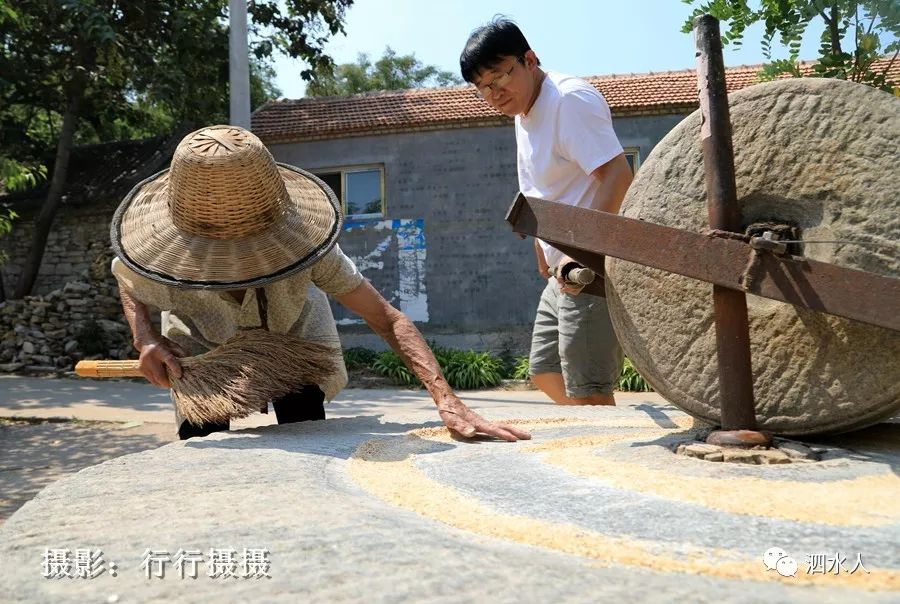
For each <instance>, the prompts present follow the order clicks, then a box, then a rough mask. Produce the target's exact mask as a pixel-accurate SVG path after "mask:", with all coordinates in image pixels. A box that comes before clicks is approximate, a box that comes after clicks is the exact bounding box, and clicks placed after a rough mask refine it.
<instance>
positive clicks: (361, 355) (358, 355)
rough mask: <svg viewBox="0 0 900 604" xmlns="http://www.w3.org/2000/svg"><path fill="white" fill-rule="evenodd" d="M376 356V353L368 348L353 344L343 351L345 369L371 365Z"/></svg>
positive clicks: (362, 367) (363, 367)
mask: <svg viewBox="0 0 900 604" xmlns="http://www.w3.org/2000/svg"><path fill="white" fill-rule="evenodd" d="M377 358H378V353H377V352H375V351H374V350H371V349H369V348H361V347H358V346H354V347H353V348H348V349H347V350H345V351H344V364H345V365H346V366H347V369H365V368H367V367H371V366H372V363H374V362H375V360H376V359H377Z"/></svg>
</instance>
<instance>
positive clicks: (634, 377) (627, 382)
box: [617, 357, 653, 392]
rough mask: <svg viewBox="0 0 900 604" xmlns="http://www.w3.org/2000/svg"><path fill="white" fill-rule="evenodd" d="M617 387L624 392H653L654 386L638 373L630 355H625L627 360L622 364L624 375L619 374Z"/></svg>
mask: <svg viewBox="0 0 900 604" xmlns="http://www.w3.org/2000/svg"><path fill="white" fill-rule="evenodd" d="M617 387H618V389H619V390H621V391H623V392H653V388H651V387H650V384H648V383H647V380H645V379H644V378H643V376H641V374H640V373H638V370H637V369H636V368H635V366H634V364H633V363H632V362H631V359H629V358H628V357H625V362H624V363H623V364H622V375H620V376H619V383H618V384H617Z"/></svg>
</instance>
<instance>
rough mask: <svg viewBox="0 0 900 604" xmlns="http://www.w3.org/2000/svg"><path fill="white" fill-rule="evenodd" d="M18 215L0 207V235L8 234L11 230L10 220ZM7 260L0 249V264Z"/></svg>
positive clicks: (4, 253)
mask: <svg viewBox="0 0 900 604" xmlns="http://www.w3.org/2000/svg"><path fill="white" fill-rule="evenodd" d="M18 217H19V215H18V214H16V213H15V212H13V211H12V210H9V209H6V208H0V237H3V236H5V235H9V233H10V232H11V231H12V221H13V220H15V219H16V218H18ZM7 260H8V258H7V255H6V252H5V251H3V250H0V264H4V263H5V262H6V261H7Z"/></svg>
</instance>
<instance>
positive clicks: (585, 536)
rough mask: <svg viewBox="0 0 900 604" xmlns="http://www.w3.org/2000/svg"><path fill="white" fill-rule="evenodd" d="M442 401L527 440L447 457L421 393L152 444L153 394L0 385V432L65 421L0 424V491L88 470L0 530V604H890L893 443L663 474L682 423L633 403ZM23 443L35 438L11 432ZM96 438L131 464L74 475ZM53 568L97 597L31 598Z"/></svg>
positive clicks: (899, 486)
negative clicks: (31, 475) (82, 567)
mask: <svg viewBox="0 0 900 604" xmlns="http://www.w3.org/2000/svg"><path fill="white" fill-rule="evenodd" d="M464 400H466V401H467V402H468V403H469V404H470V405H471V406H473V407H475V408H476V409H477V410H479V411H480V412H482V414H483V415H485V416H487V417H489V418H491V419H494V418H497V419H500V418H503V419H514V420H515V421H518V422H520V423H521V424H522V425H523V426H524V427H525V428H527V429H529V430H531V432H532V434H533V435H534V438H533V440H532V441H525V442H520V443H515V444H509V443H501V442H495V441H492V440H476V441H469V442H461V441H457V440H454V439H452V438H449V436H448V434H447V433H446V431H445V430H443V429H442V428H441V426H440V424H439V422H438V421H437V415H436V413H435V412H434V409H433V404H432V403H431V402H430V401H429V400H428V398H427V396H425V395H424V393H422V392H417V391H405V390H396V391H385V390H377V391H372V390H348V391H345V392H344V393H343V394H342V395H341V397H340V399H339V400H337V401H335V402H333V403H332V404H330V405H329V407H327V408H326V409H327V412H328V416H329V418H330V419H329V421H325V422H309V423H304V424H292V425H287V426H269V425H262V424H267V423H270V422H273V421H274V416H272V415H268V416H267V415H257V416H253V417H251V418H247V420H243V422H242V423H241V424H240V425H237V426H235V427H236V428H238V429H236V430H233V431H232V432H229V433H222V434H216V435H212V436H210V437H208V438H205V439H191V440H189V441H184V442H173V443H170V444H167V445H165V446H159V445H160V444H163V443H165V441H166V440H167V438H170V437H166V436H165V434H166V431H167V430H168V431H170V430H171V429H172V426H171V424H170V421H171V411H170V409H169V405H170V403H169V402H168V398H167V396H166V394H165V393H164V392H162V391H157V390H155V389H152V388H149V387H147V386H146V385H143V384H137V383H125V382H119V383H111V382H90V381H72V380H29V379H22V378H0V417H6V418H9V417H19V418H21V417H26V416H31V417H44V418H47V417H72V416H74V417H78V418H80V419H81V420H82V421H78V422H74V423H70V424H68V428H61V427H60V426H62V425H63V424H60V423H47V424H36V423H33V422H32V423H21V422H19V421H17V422H16V424H15V425H10V424H9V423H7V425H5V426H0V429H2V432H0V434H3V437H2V438H3V441H2V442H0V450H2V451H3V461H2V466H3V469H4V470H5V471H4V472H2V473H0V475H2V474H10V475H15V474H16V472H23V471H24V470H23V468H29V467H30V468H31V469H32V470H36V469H38V468H40V467H41V466H54V465H55V471H56V472H57V474H56V476H61V475H64V474H65V473H66V472H70V471H74V470H77V469H78V468H79V467H84V466H89V467H84V469H83V470H81V471H79V472H77V473H75V474H70V475H68V476H65V477H63V478H62V479H61V480H58V481H56V482H53V483H52V484H50V485H49V486H48V487H47V488H45V489H44V490H42V491H41V492H40V493H39V494H38V495H37V496H36V497H34V498H33V499H32V500H30V501H28V502H27V503H25V504H24V505H23V506H22V507H21V509H19V510H18V511H17V512H16V513H14V514H13V515H12V517H10V518H9V519H8V520H7V522H6V523H5V524H4V525H3V526H0V561H2V563H3V565H4V567H5V568H7V569H9V568H12V569H15V570H16V572H15V573H10V572H7V573H3V574H2V576H0V577H2V578H0V594H2V595H0V600H3V601H5V599H8V600H9V601H21V602H50V601H53V602H69V601H71V602H83V601H101V602H103V601H107V602H119V601H121V602H127V601H136V602H144V601H168V602H194V601H198V602H199V601H201V600H203V601H209V600H214V599H219V600H222V601H236V600H239V599H240V600H248V601H269V602H281V601H284V602H295V601H298V600H316V601H329V602H330V601H334V602H357V601H366V602H418V601H426V600H427V601H429V602H433V601H437V602H479V601H482V600H486V599H490V600H492V601H499V602H507V601H508V602H513V601H515V602H539V601H540V602H543V601H554V602H595V601H598V600H601V599H607V598H615V599H617V600H624V601H639V602H644V601H648V602H671V601H676V600H678V601H691V602H707V601H708V602H712V601H722V600H726V599H727V600H728V601H734V602H759V601H763V600H766V601H779V602H817V603H824V602H846V601H858V602H896V601H897V600H898V596H900V546H898V544H900V507H898V506H897V505H896V502H897V501H898V499H900V477H898V475H900V470H898V469H900V423H896V422H888V423H885V424H882V425H879V426H876V427H874V428H872V429H869V430H866V431H862V432H858V433H855V434H851V435H847V436H843V437H833V438H830V439H827V440H826V439H819V440H818V441H817V442H816V444H817V446H819V447H822V450H824V451H826V453H827V454H826V455H825V458H824V460H823V461H820V462H815V463H808V464H791V465H786V466H755V465H754V466H747V465H742V464H723V463H714V462H708V461H703V460H699V459H693V458H688V457H683V456H676V455H674V454H673V453H672V449H673V448H674V446H675V445H676V444H677V443H678V442H680V441H681V440H683V439H686V438H689V437H690V436H692V435H694V434H695V433H696V432H695V429H694V427H693V425H692V424H693V422H692V421H691V419H690V418H688V417H687V416H685V415H684V414H683V413H681V412H680V411H679V410H677V409H676V408H674V407H673V406H671V405H668V404H667V403H666V402H665V401H662V400H661V399H660V398H659V397H658V396H657V395H654V394H649V395H648V394H633V395H623V396H621V397H620V404H619V406H617V407H615V408H570V407H558V406H554V405H552V404H548V403H546V402H545V401H543V400H542V396H541V395H540V394H538V393H536V392H476V393H469V394H466V396H465V397H464ZM83 420H89V421H83ZM9 421H10V420H7V422H9ZM92 422H105V423H92ZM110 422H118V423H112V424H111V423H110ZM137 422H142V423H141V424H140V425H138V424H137ZM37 425H42V426H44V428H43V430H45V432H44V433H40V434H37V435H36V433H34V432H31V433H30V432H29V430H35V428H34V426H37ZM112 426H115V427H114V428H113V427H112ZM157 429H158V430H159V432H158V433H157ZM65 430H69V432H66V431H65ZM141 430H143V431H144V433H139V432H140V431H141ZM131 431H135V432H133V433H132V432H131ZM169 434H171V432H169ZM17 435H19V436H17ZM151 437H152V439H156V440H151ZM140 438H147V440H144V441H143V442H139V441H138V439H140ZM118 439H122V441H127V440H128V439H133V440H132V441H131V442H134V443H137V444H135V445H134V446H135V449H131V450H132V451H133V450H137V449H141V448H143V449H146V450H144V451H142V452H138V453H134V454H131V455H125V456H121V457H114V458H112V459H109V461H106V462H105V463H101V464H99V465H91V464H94V463H96V462H97V461H100V460H102V459H105V458H108V457H110V456H112V455H113V454H114V451H115V450H116V449H117V447H119V446H122V445H118V444H116V443H117V440H118ZM29 440H33V441H34V444H40V445H41V447H38V448H37V450H35V447H34V446H28V445H27V441H29ZM54 441H58V442H54ZM70 443H72V444H70ZM57 449H61V452H62V454H61V455H57V454H56V453H55V452H54V451H55V450H57ZM104 456H107V457H104ZM69 458H70V459H69ZM63 459H69V462H70V465H66V464H64V463H63ZM22 476H24V475H22ZM50 478H51V477H45V479H44V480H45V482H46V481H48V480H50ZM7 480H8V479H7ZM6 484H7V483H4V484H3V485H2V486H6ZM10 484H12V482H10ZM20 486H21V485H20ZM26 486H27V485H26ZM31 486H37V485H36V484H35V485H31ZM4 492H5V489H4ZM23 496H24V495H23ZM4 505H6V504H4ZM14 505H15V504H12V503H11V504H9V506H10V507H12V506H14ZM62 548H68V549H69V550H70V552H71V553H72V555H73V556H75V552H77V551H78V550H81V551H82V552H84V551H85V550H88V549H90V550H91V551H92V552H93V554H94V555H95V561H94V562H95V564H94V572H95V573H96V574H97V576H96V578H93V579H85V578H51V579H47V578H44V576H43V575H44V574H47V573H48V571H49V570H50V567H49V566H48V565H49V564H50V563H49V562H48V561H47V560H45V559H44V556H45V554H48V550H54V551H58V550H60V549H62ZM778 548H780V549H781V550H783V551H778ZM100 550H102V560H101V559H100V558H96V553H97V552H98V551H100ZM263 550H265V551H264V552H263ZM223 552H232V553H231V554H229V556H233V558H229V557H228V556H225V554H223ZM261 552H262V553H261ZM766 552H768V553H766ZM223 556H224V558H227V559H228V560H231V562H229V563H228V564H225V563H223ZM254 556H257V557H258V556H263V558H264V559H265V562H266V564H265V565H264V569H261V567H260V565H259V564H256V563H255V562H254ZM191 558H193V559H195V560H199V562H198V563H197V567H198V568H197V569H194V571H193V572H191V568H190V565H189V564H188V562H189V561H190V559H191ZM153 561H155V562H153ZM226 561H227V560H226ZM256 561H257V562H258V559H257V560H256ZM148 563H149V568H145V567H147V565H148ZM776 563H777V564H776ZM859 563H861V564H862V566H861V567H860V566H859ZM792 564H794V565H795V566H791V565H792ZM767 566H771V567H772V568H771V569H769V570H767ZM160 568H162V569H163V571H164V572H163V573H162V574H163V575H164V576H163V577H159V576H158V575H159V574H160V573H159V572H157V571H159V569H160ZM185 569H187V571H185ZM826 569H827V572H825V571H826ZM851 569H853V571H854V572H852V573H851V572H850V571H851ZM56 570H59V568H57V569H56ZM835 570H837V572H835ZM263 571H264V572H263ZM792 571H793V573H792ZM820 571H821V572H820ZM184 572H186V576H184V578H182V574H184ZM50 574H52V573H50ZM211 574H212V575H218V576H214V577H210V576H209V575H211ZM223 574H224V575H229V574H231V575H236V576H238V577H242V578H235V577H234V576H232V577H229V578H225V577H223V576H221V575H223ZM263 574H267V575H268V576H267V577H261V575H263ZM194 576H196V578H193V577H194Z"/></svg>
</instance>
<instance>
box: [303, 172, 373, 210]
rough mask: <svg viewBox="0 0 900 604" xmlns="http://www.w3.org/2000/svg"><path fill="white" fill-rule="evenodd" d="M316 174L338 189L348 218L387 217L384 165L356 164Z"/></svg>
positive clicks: (338, 194)
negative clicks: (385, 215)
mask: <svg viewBox="0 0 900 604" xmlns="http://www.w3.org/2000/svg"><path fill="white" fill-rule="evenodd" d="M315 174H316V176H318V177H319V178H321V179H322V180H323V181H324V182H325V184H326V185H328V186H329V187H330V188H331V190H332V191H334V194H335V196H336V197H337V198H338V201H340V202H341V206H342V207H343V209H344V215H345V216H346V217H347V218H352V219H355V220H359V219H363V220H365V219H374V218H384V214H385V208H384V167H383V166H353V167H347V168H336V169H332V170H322V171H316V173H315Z"/></svg>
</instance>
